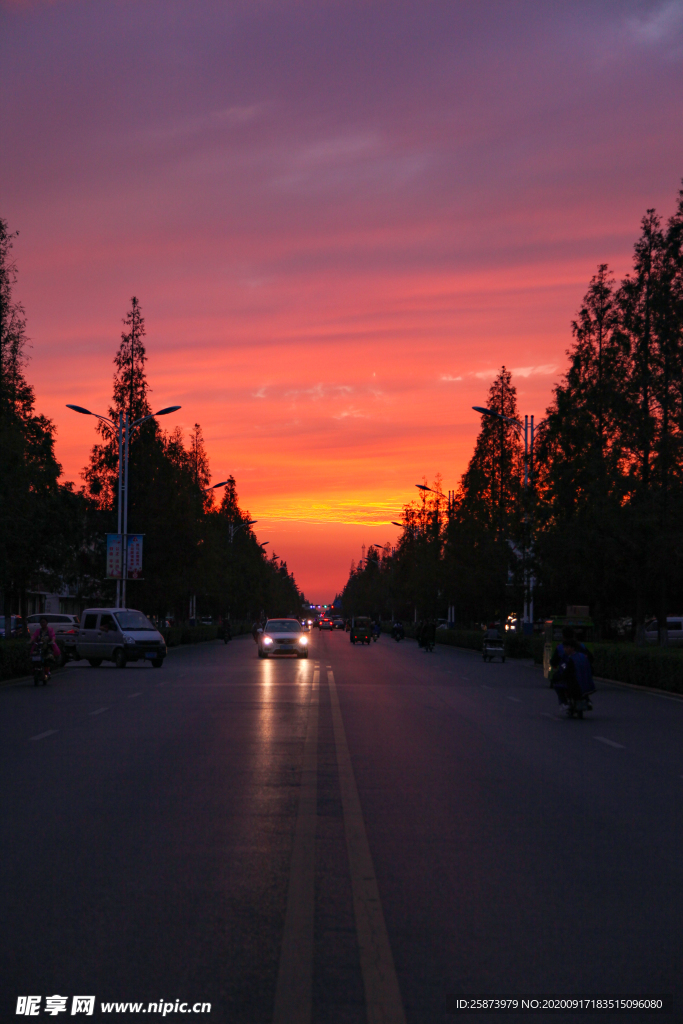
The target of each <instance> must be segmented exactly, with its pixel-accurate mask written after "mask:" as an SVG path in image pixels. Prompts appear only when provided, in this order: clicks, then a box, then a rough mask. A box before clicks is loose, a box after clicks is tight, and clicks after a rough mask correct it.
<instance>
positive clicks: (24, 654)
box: [0, 640, 33, 679]
mask: <svg viewBox="0 0 683 1024" xmlns="http://www.w3.org/2000/svg"><path fill="white" fill-rule="evenodd" d="M32 671H33V665H32V664H31V645H30V643H29V642H28V640H0V679H17V678H18V677H19V676H29V675H30V674H31V672H32Z"/></svg>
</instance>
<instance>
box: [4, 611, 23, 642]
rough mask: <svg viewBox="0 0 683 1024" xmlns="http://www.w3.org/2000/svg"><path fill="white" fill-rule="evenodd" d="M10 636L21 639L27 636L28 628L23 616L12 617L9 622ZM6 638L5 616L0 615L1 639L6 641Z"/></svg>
mask: <svg viewBox="0 0 683 1024" xmlns="http://www.w3.org/2000/svg"><path fill="white" fill-rule="evenodd" d="M9 635H10V637H17V636H19V637H21V636H25V635H26V626H25V624H24V620H23V619H22V617H21V615H10V620H9ZM4 636H5V616H4V615H0V637H2V638H3V639H4Z"/></svg>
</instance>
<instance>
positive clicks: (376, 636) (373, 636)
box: [372, 626, 379, 644]
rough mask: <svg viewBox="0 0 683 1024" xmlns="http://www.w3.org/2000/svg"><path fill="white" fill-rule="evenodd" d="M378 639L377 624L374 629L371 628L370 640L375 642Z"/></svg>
mask: <svg viewBox="0 0 683 1024" xmlns="http://www.w3.org/2000/svg"><path fill="white" fill-rule="evenodd" d="M378 640H379V626H376V627H375V629H373V631H372V642H373V643H375V644H376V643H377V641H378Z"/></svg>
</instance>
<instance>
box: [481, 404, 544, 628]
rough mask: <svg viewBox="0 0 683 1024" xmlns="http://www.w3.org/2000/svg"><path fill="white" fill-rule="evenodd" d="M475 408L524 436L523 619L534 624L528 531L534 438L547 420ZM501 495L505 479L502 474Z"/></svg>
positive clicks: (532, 583) (532, 582) (483, 414)
mask: <svg viewBox="0 0 683 1024" xmlns="http://www.w3.org/2000/svg"><path fill="white" fill-rule="evenodd" d="M472 408H473V410H474V411H475V412H478V413H480V414H481V415H482V416H491V417H493V418H494V419H498V420H501V421H503V422H505V423H507V424H508V425H509V426H511V427H512V428H513V430H516V431H517V433H518V434H519V436H520V437H522V435H523V436H524V498H525V502H524V504H525V510H524V548H523V552H522V563H523V576H524V613H523V616H522V617H523V621H524V622H525V623H531V624H533V621H534V587H533V585H534V581H533V577H532V576H531V575H530V574H529V572H528V569H527V547H528V545H527V533H528V532H529V527H530V512H529V487H530V486H531V484H532V482H533V470H534V440H535V432H536V430H538V428H539V427H540V426H541V424H542V423H545V420H540V421H539V422H538V423H537V424H536V425H535V426H534V417H533V416H525V417H524V424H522V423H521V421H520V420H515V419H513V418H512V417H511V416H503V414H502V413H499V412H495V411H494V410H493V409H485V408H484V407H483V406H480V405H473V406H472ZM500 483H501V496H502V487H503V480H502V474H501V481H500Z"/></svg>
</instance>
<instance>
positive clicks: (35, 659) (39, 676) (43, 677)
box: [31, 654, 50, 686]
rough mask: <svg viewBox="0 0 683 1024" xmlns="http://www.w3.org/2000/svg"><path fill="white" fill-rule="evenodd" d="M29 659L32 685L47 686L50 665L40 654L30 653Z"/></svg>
mask: <svg viewBox="0 0 683 1024" xmlns="http://www.w3.org/2000/svg"><path fill="white" fill-rule="evenodd" d="M31 661H32V663H33V685H34V686H40V684H41V683H42V684H43V686H47V681H48V679H49V678H50V666H49V665H48V663H47V662H46V661H45V659H44V657H43V655H42V654H32V655H31Z"/></svg>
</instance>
